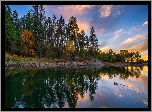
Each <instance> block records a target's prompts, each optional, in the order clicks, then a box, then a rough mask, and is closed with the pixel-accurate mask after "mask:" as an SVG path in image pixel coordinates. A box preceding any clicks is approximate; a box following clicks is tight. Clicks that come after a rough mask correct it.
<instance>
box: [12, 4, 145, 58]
mask: <svg viewBox="0 0 152 112" xmlns="http://www.w3.org/2000/svg"><path fill="white" fill-rule="evenodd" d="M9 6H10V7H11V9H12V11H14V10H17V12H18V15H19V18H20V17H22V16H23V15H26V14H27V12H28V11H30V10H31V9H32V6H31V5H9ZM43 7H44V8H45V16H46V17H51V18H52V17H53V15H55V16H56V17H57V19H59V18H60V16H61V15H62V16H63V18H64V20H65V23H66V24H67V23H68V20H69V19H70V17H72V16H73V17H76V20H77V24H78V27H79V31H81V30H84V31H85V34H86V35H88V36H90V28H91V27H92V26H93V27H94V29H95V34H96V36H97V38H98V44H99V49H100V50H101V51H102V52H108V51H109V49H112V50H113V51H114V52H116V53H118V52H119V51H120V50H126V49H127V50H128V51H129V52H136V51H139V52H140V54H141V55H142V58H143V59H144V60H147V59H148V5H44V6H43Z"/></svg>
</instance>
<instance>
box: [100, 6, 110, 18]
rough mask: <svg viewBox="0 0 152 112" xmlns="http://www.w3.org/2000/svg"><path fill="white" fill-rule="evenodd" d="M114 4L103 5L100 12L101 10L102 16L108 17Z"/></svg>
mask: <svg viewBox="0 0 152 112" xmlns="http://www.w3.org/2000/svg"><path fill="white" fill-rule="evenodd" d="M112 7H113V5H103V6H102V7H101V8H100V9H99V11H98V12H100V16H101V17H108V16H110V14H111V10H112Z"/></svg>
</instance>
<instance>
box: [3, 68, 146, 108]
mask: <svg viewBox="0 0 152 112" xmlns="http://www.w3.org/2000/svg"><path fill="white" fill-rule="evenodd" d="M5 108H148V66H140V67H133V66H129V67H101V68H79V69H70V68H69V69H65V68H24V69H21V68H20V69H17V68H16V69H5Z"/></svg>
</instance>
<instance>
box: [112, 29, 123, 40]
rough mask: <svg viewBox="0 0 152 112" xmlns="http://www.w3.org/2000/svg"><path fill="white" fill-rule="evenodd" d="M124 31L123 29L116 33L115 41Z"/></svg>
mask: <svg viewBox="0 0 152 112" xmlns="http://www.w3.org/2000/svg"><path fill="white" fill-rule="evenodd" d="M122 31H123V29H120V30H117V31H116V32H115V33H114V39H117V38H118V37H119V35H120V33H121V32H122Z"/></svg>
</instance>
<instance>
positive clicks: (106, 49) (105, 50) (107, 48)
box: [100, 46, 110, 52]
mask: <svg viewBox="0 0 152 112" xmlns="http://www.w3.org/2000/svg"><path fill="white" fill-rule="evenodd" d="M109 49H110V48H109V47H108V46H104V47H102V48H100V50H101V51H102V52H107V51H108V50H109Z"/></svg>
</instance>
